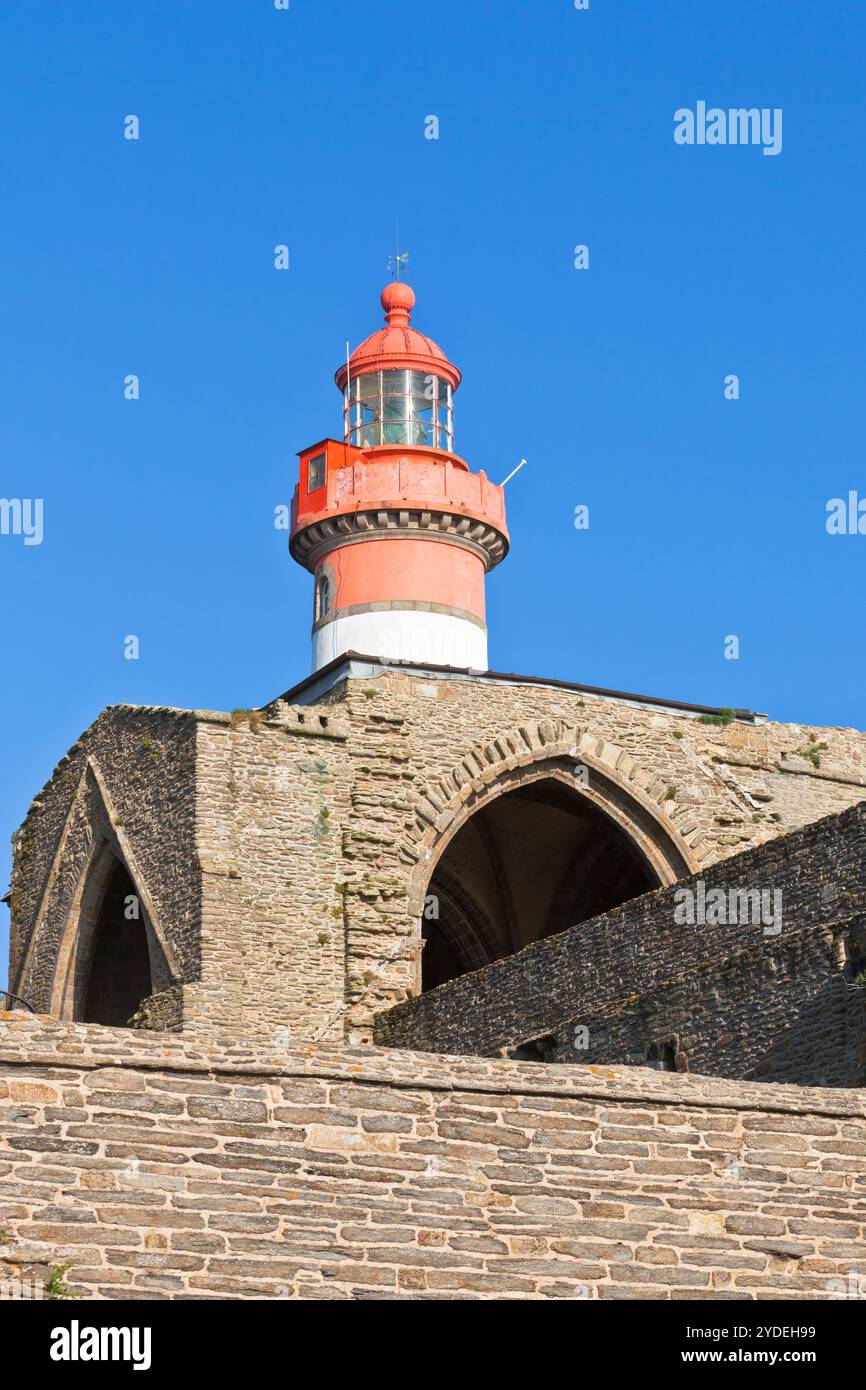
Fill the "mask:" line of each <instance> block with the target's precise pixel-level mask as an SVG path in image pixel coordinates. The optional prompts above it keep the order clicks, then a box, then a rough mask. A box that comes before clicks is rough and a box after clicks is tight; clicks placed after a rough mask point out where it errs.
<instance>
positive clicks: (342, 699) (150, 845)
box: [10, 659, 866, 1044]
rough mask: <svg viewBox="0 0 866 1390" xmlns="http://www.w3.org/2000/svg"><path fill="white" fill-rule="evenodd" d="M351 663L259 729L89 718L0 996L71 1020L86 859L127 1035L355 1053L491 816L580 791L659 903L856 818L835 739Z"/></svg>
mask: <svg viewBox="0 0 866 1390" xmlns="http://www.w3.org/2000/svg"><path fill="white" fill-rule="evenodd" d="M364 661H365V659H358V661H356V662H354V663H353V662H352V661H351V660H348V659H347V661H346V663H345V664H344V667H342V668H341V669H339V670H337V671H336V672H335V673H334V676H333V680H332V683H331V684H330V686H328V687H327V688H323V687H322V686H321V683H320V684H319V685H318V686H316V687H315V688H313V690H312V694H311V693H310V691H309V690H307V689H306V687H305V686H302V687H300V688H298V689H297V690H296V691H293V692H288V698H287V699H286V698H281V699H278V700H275V701H273V702H272V703H271V704H270V705H267V706H266V707H265V708H264V709H263V710H261V711H246V712H243V711H241V712H235V713H234V714H229V713H219V712H209V711H183V710H166V709H156V708H150V707H147V708H141V707H129V706H114V707H112V708H110V709H108V710H106V711H105V712H104V713H103V714H102V715H101V716H100V717H99V718H98V719H97V720H96V722H95V724H93V725H92V726H91V728H90V729H88V730H87V732H86V733H85V734H83V735H82V737H81V739H80V740H79V742H78V743H77V744H76V745H75V747H74V748H73V749H71V750H70V752H69V754H68V755H67V756H66V757H65V758H64V759H63V760H62V761H61V763H60V764H59V766H58V768H57V769H56V771H55V773H54V775H53V777H52V779H51V780H50V781H49V783H48V784H47V786H46V787H45V788H44V789H43V791H42V792H41V793H40V794H39V795H38V796H37V797H36V799H35V800H34V802H33V804H32V805H31V808H30V810H29V812H28V815H27V818H26V820H25V822H24V825H23V826H22V828H21V830H20V831H19V832H18V834H17V836H16V837H15V856H14V871H13V882H12V918H13V920H12V958H11V964H12V974H11V978H10V987H11V988H12V989H13V990H14V991H15V992H16V993H18V994H20V995H23V997H25V998H26V999H27V1000H28V1001H29V1002H30V1003H31V1004H32V1005H33V1006H34V1007H35V1008H36V1009H38V1010H40V1011H43V1012H48V1013H51V1014H53V1015H55V1016H62V1017H65V1018H67V1019H70V1020H72V1019H75V1018H76V1017H79V1016H80V1015H79V1014H78V1013H77V1012H76V1009H77V1007H78V1005H77V1002H76V1001H78V1000H79V999H80V987H79V984H78V982H77V981H78V976H77V975H76V971H79V973H80V969H81V968H83V967H81V965H80V962H82V961H85V960H86V950H87V941H86V935H87V930H88V924H89V923H90V922H91V920H92V915H93V914H92V910H91V907H90V906H89V905H88V904H89V902H90V898H92V897H93V896H94V893H95V889H93V888H92V884H93V883H94V882H95V881H96V880H97V879H98V873H97V869H98V864H97V863H96V861H97V857H98V855H99V854H100V853H102V854H106V855H111V856H114V857H116V858H117V859H118V860H119V861H121V862H122V863H123V864H124V865H125V866H126V867H127V868H128V870H129V873H130V875H131V878H132V880H133V882H134V884H135V886H136V889H137V891H138V892H139V894H140V896H141V899H142V903H143V909H144V912H145V918H146V927H147V931H148V943H149V949H150V956H151V964H152V973H153V979H154V984H153V991H154V992H153V994H152V996H151V997H150V998H149V999H147V1000H146V1001H144V1003H143V1005H142V1008H141V1011H140V1016H139V1019H138V1022H139V1024H140V1025H144V1026H150V1027H154V1028H158V1029H170V1030H178V1029H181V1028H182V1029H184V1030H185V1031H189V1030H196V1029H202V1030H204V1031H208V1030H213V1029H219V1030H224V1031H226V1030H227V1031H231V1032H240V1033H249V1034H255V1033H258V1034H266V1035H268V1036H273V1035H274V1032H275V1030H277V1031H281V1032H283V1033H285V1034H286V1035H287V1036H289V1037H291V1038H294V1039H297V1040H311V1039H315V1038H317V1037H320V1038H327V1039H329V1040H331V1041H334V1042H336V1041H338V1040H341V1039H345V1040H348V1041H350V1042H352V1043H362V1044H363V1043H368V1042H369V1041H370V1040H371V1039H372V1020H373V1018H374V1016H375V1015H376V1014H377V1013H378V1012H380V1011H382V1010H384V1009H387V1008H389V1007H391V1006H392V1005H394V1004H395V1003H398V1002H400V1001H402V1000H404V999H406V998H407V997H410V996H412V995H414V994H416V993H417V992H418V989H419V983H420V971H419V960H420V953H421V929H420V917H421V910H422V907H423V904H424V900H425V892H426V889H427V885H428V883H429V879H430V875H431V873H432V871H433V869H434V867H435V864H436V862H437V860H438V859H439V857H440V856H441V855H442V853H443V852H444V851H445V850H446V849H447V847H448V845H449V843H450V842H451V840H452V839H453V837H454V836H455V835H456V834H457V833H458V832H459V830H460V829H461V827H462V826H464V825H465V824H466V822H467V821H468V819H469V818H470V816H471V815H472V814H473V813H474V812H475V811H476V810H478V809H479V808H483V807H485V806H487V805H489V804H490V802H491V801H492V800H493V799H494V798H496V797H497V796H499V795H500V794H502V793H504V792H508V791H510V790H514V789H519V788H522V787H526V786H528V785H530V784H531V783H532V782H533V780H534V779H538V778H547V779H552V780H558V781H559V782H561V783H562V784H567V785H569V786H571V787H573V786H574V782H575V769H576V768H578V767H584V768H586V769H587V770H588V776H589V785H588V788H587V789H586V793H585V794H586V796H587V797H588V798H589V799H590V800H591V801H592V802H593V804H594V805H595V806H596V807H597V808H599V809H600V810H601V811H602V812H603V813H604V815H605V816H606V817H608V818H609V819H610V821H611V823H615V824H616V825H617V826H619V827H620V828H621V829H622V830H623V831H624V833H625V834H626V835H627V836H628V839H629V843H630V844H632V845H633V846H634V849H635V851H636V852H639V853H640V854H642V855H643V857H644V859H645V861H646V862H647V864H648V865H650V866H651V868H652V871H653V873H654V875H655V878H656V880H657V881H658V882H659V884H661V885H670V884H672V883H674V882H675V881H677V880H678V879H681V878H683V877H685V876H686V875H688V874H689V873H694V872H696V871H698V870H700V869H701V868H702V867H703V866H709V865H711V864H713V863H716V862H717V861H720V860H722V859H725V858H727V857H729V856H731V855H734V854H737V853H738V852H740V851H742V850H744V849H747V848H749V847H750V846H756V845H761V844H764V843H766V842H767V841H769V840H772V839H774V838H775V837H777V836H779V835H782V834H785V833H787V832H789V831H791V830H794V829H797V828H799V827H801V826H803V825H807V824H809V823H810V822H812V821H815V820H818V819H819V818H820V817H822V816H826V815H828V814H831V813H833V812H837V811H841V810H843V809H844V808H846V807H848V806H851V805H853V804H855V803H856V802H858V801H861V800H862V799H863V798H864V795H866V736H864V735H863V734H861V733H858V732H856V731H854V730H850V729H818V728H816V729H810V728H806V727H804V726H800V725H782V724H773V723H768V722H759V721H756V720H754V719H753V717H751V716H744V717H742V718H739V719H737V720H736V721H735V722H729V723H726V724H716V725H714V724H708V723H705V722H701V721H700V719H699V718H698V717H696V716H695V711H694V710H689V709H687V708H685V707H683V708H677V707H675V706H667V705H664V704H662V703H661V702H652V701H643V702H641V701H640V699H639V697H615V696H611V695H610V694H609V693H608V694H604V693H599V692H592V691H587V690H583V689H578V688H573V687H567V686H564V685H557V684H556V683H555V682H551V683H549V684H545V683H543V682H538V681H530V680H528V679H524V678H520V677H508V678H506V677H494V676H490V677H486V676H480V675H471V676H470V677H469V678H467V677H465V676H463V677H461V676H460V674H459V673H453V672H448V671H442V670H436V669H433V668H430V669H421V668H413V667H405V668H404V667H401V666H399V665H381V664H376V663H369V662H368V663H366V665H364V664H363V663H364ZM359 662H360V663H361V665H360V666H359ZM358 672H360V674H359V673H358ZM320 674H321V673H320ZM308 701H311V702H308Z"/></svg>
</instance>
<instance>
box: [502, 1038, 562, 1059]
mask: <svg viewBox="0 0 866 1390" xmlns="http://www.w3.org/2000/svg"><path fill="white" fill-rule="evenodd" d="M555 1051H556V1038H555V1037H554V1035H553V1033H546V1034H545V1035H544V1036H543V1037H541V1038H529V1039H527V1041H526V1042H522V1043H520V1044H519V1046H518V1047H515V1048H513V1049H512V1051H511V1052H509V1053H508V1056H509V1057H510V1058H511V1060H512V1061H514V1062H552V1061H553V1060H554V1052H555Z"/></svg>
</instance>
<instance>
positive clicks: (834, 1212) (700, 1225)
mask: <svg viewBox="0 0 866 1390" xmlns="http://www.w3.org/2000/svg"><path fill="white" fill-rule="evenodd" d="M864 1159H866V1119H864V1093H863V1092H845V1091H824V1090H808V1089H801V1088H795V1087H785V1086H774V1085H762V1086H756V1085H752V1084H747V1083H734V1082H729V1081H721V1080H708V1079H706V1078H701V1077H698V1076H693V1075H683V1076H677V1075H660V1074H658V1073H654V1072H648V1071H646V1070H641V1069H633V1068H619V1067H617V1068H610V1067H605V1068H595V1067H572V1066H563V1067H546V1066H541V1065H538V1064H531V1063H518V1062H509V1061H484V1060H481V1059H463V1058H454V1057H433V1056H429V1057H428V1056H418V1055H414V1054H399V1053H381V1052H375V1051H369V1050H362V1049H357V1050H335V1049H334V1048H333V1047H327V1048H324V1049H321V1050H319V1049H316V1048H312V1047H307V1048H303V1049H300V1050H298V1051H286V1052H284V1053H283V1054H282V1055H279V1054H275V1050H274V1048H273V1047H270V1048H268V1047H265V1046H261V1045H255V1044H252V1043H251V1042H250V1040H249V1039H246V1040H243V1039H226V1040H224V1041H222V1042H217V1041H213V1042H210V1043H206V1042H205V1041H204V1040H201V1041H199V1040H192V1039H188V1038H181V1037H178V1036H176V1035H168V1034H163V1035H155V1034H143V1033H135V1032H131V1031H129V1030H119V1029H107V1028H99V1027H95V1026H90V1027H85V1026H81V1025H70V1024H62V1023H56V1022H52V1021H50V1020H49V1021H44V1020H38V1019H34V1018H32V1017H30V1016H26V1015H6V1016H4V1018H3V1019H2V1020H0V1228H2V1237H0V1239H2V1244H0V1271H2V1272H0V1284H2V1282H3V1277H4V1274H5V1277H6V1279H7V1280H8V1279H12V1280H13V1281H14V1280H16V1279H18V1278H20V1277H26V1276H28V1275H30V1274H33V1275H35V1276H36V1277H42V1278H43V1279H45V1278H47V1277H48V1274H49V1272H50V1270H51V1268H52V1267H54V1266H57V1265H62V1264H65V1263H66V1262H67V1261H71V1262H72V1268H71V1269H70V1270H69V1271H68V1272H67V1274H66V1279H67V1283H68V1284H69V1286H70V1288H71V1289H72V1290H73V1291H77V1292H79V1293H82V1294H84V1295H85V1296H86V1297H88V1298H102V1299H116V1298H122V1299H129V1298H133V1299H152V1298H160V1299H165V1298H197V1299H207V1298H214V1299H220V1298H227V1297H231V1298H247V1299H249V1298H252V1299H256V1298H292V1299H329V1298H334V1299H453V1298H458V1299H466V1298H468V1299H479V1298H480V1299H498V1298H508V1299H549V1298H565V1299H573V1298H581V1299H584V1298H590V1299H632V1298H638V1299H670V1298H675V1299H768V1298H769V1299H830V1298H833V1297H838V1296H839V1291H840V1290H841V1289H843V1288H845V1289H847V1288H848V1287H849V1281H850V1280H851V1278H852V1275H853V1276H854V1278H855V1279H856V1278H857V1277H859V1278H860V1279H862V1278H863V1277H864V1276H866V1245H864V1234H866V1186H864V1178H863V1172H864Z"/></svg>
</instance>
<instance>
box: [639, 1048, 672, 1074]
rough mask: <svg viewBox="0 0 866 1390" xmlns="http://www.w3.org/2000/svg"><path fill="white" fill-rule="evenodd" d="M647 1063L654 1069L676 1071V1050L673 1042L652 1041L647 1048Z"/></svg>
mask: <svg viewBox="0 0 866 1390" xmlns="http://www.w3.org/2000/svg"><path fill="white" fill-rule="evenodd" d="M646 1059H647V1065H648V1066H650V1067H654V1068H655V1070H656V1071H676V1069H677V1063H676V1052H675V1051H674V1046H673V1043H670V1042H666V1043H652V1044H651V1046H650V1047H648V1048H647V1054H646Z"/></svg>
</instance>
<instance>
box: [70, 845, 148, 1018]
mask: <svg viewBox="0 0 866 1390" xmlns="http://www.w3.org/2000/svg"><path fill="white" fill-rule="evenodd" d="M80 969H81V988H80V990H78V991H76V992H77V995H78V998H79V999H80V1000H81V1001H82V1003H81V1006H80V1009H78V1010H76V1015H77V1017H78V1018H79V1020H80V1021H81V1022H82V1023H103V1024H106V1025H108V1026H109V1027H114V1028H122V1027H124V1025H125V1024H127V1023H128V1022H129V1020H130V1018H131V1017H132V1015H133V1014H134V1013H135V1011H136V1009H137V1008H138V1006H139V1004H140V1003H141V1001H142V999H146V998H147V997H148V995H150V994H153V992H154V990H153V977H152V973H151V967H150V950H149V944H148V933H147V926H146V923H145V916H144V911H143V908H142V906H141V902H140V899H139V896H138V894H137V892H136V889H135V885H134V883H133V881H132V879H131V877H130V875H129V871H128V870H127V868H126V866H125V865H124V864H122V863H121V862H120V860H117V859H115V860H114V861H113V865H112V867H111V869H110V872H109V874H108V877H107V881H106V886H105V892H104V894H103V896H102V901H101V904H100V907H99V911H98V914H97V917H96V921H95V923H94V926H93V932H92V935H91V936H90V942H89V949H88V950H87V952H86V955H85V957H84V958H83V959H82V960H81V962H80Z"/></svg>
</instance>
